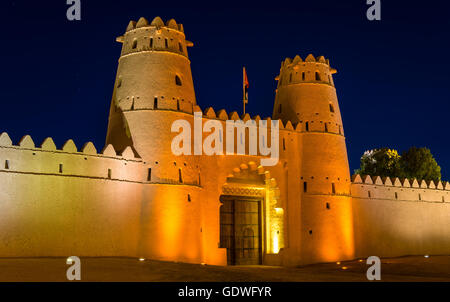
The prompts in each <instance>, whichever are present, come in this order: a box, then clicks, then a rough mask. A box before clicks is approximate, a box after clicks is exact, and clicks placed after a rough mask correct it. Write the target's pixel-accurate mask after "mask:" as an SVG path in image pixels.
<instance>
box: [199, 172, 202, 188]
mask: <svg viewBox="0 0 450 302" xmlns="http://www.w3.org/2000/svg"><path fill="white" fill-rule="evenodd" d="M198 185H199V186H201V185H202V178H201V175H200V173H198Z"/></svg>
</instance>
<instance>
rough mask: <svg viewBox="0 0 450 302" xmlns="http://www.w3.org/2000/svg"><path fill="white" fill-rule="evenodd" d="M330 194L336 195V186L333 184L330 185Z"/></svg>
mask: <svg viewBox="0 0 450 302" xmlns="http://www.w3.org/2000/svg"><path fill="white" fill-rule="evenodd" d="M331 193H333V194H336V186H335V184H334V182H333V183H331Z"/></svg>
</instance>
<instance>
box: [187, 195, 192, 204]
mask: <svg viewBox="0 0 450 302" xmlns="http://www.w3.org/2000/svg"><path fill="white" fill-rule="evenodd" d="M187 197H188V202H191V194H188V196H187Z"/></svg>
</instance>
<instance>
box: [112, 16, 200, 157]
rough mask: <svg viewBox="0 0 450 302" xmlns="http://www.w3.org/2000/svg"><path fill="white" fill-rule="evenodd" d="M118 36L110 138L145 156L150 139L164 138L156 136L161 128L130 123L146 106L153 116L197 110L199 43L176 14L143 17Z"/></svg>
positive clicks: (121, 145)
mask: <svg viewBox="0 0 450 302" xmlns="http://www.w3.org/2000/svg"><path fill="white" fill-rule="evenodd" d="M117 41H118V42H120V43H122V44H123V46H122V52H121V55H120V59H119V66H118V70H117V76H116V81H115V86H114V91H113V97H112V102H111V109H110V116H109V124H108V132H107V137H106V143H107V144H113V145H114V147H115V148H116V149H117V150H122V149H123V148H124V147H126V146H127V145H132V146H134V148H135V149H136V150H137V151H138V153H139V155H140V156H141V157H142V158H144V159H145V158H146V157H147V155H151V154H149V151H150V150H148V148H146V146H147V145H148V143H149V140H152V139H153V138H158V136H156V137H152V133H157V131H152V130H155V129H143V127H142V126H144V125H139V127H137V128H136V129H130V127H131V121H130V119H136V118H135V116H137V115H139V119H142V118H144V117H143V116H142V114H138V112H141V113H142V111H145V112H146V113H145V115H146V117H148V116H150V115H151V110H170V111H179V112H187V113H192V110H193V107H194V106H195V105H196V100H195V93H194V85H193V82H192V74H191V67H190V61H189V58H188V53H187V47H190V46H193V44H192V42H189V41H187V40H186V38H185V35H184V29H183V25H182V24H177V22H176V21H175V20H173V19H171V20H169V21H168V22H167V23H166V24H164V22H163V21H162V20H161V18H160V17H156V18H155V19H153V21H152V22H151V23H149V22H148V21H147V20H146V19H145V18H140V19H139V21H138V22H137V23H136V22H134V21H131V22H130V23H129V25H128V27H127V29H126V32H125V34H124V35H123V36H120V37H118V38H117ZM134 113H136V114H134ZM124 115H126V116H128V118H124ZM169 132H170V127H169ZM149 135H150V136H149ZM151 143H152V144H154V143H155V141H151ZM169 150H170V148H169Z"/></svg>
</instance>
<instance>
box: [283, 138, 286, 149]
mask: <svg viewBox="0 0 450 302" xmlns="http://www.w3.org/2000/svg"><path fill="white" fill-rule="evenodd" d="M283 151H286V139H285V138H284V137H283Z"/></svg>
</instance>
